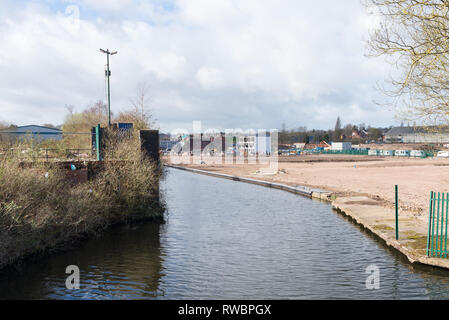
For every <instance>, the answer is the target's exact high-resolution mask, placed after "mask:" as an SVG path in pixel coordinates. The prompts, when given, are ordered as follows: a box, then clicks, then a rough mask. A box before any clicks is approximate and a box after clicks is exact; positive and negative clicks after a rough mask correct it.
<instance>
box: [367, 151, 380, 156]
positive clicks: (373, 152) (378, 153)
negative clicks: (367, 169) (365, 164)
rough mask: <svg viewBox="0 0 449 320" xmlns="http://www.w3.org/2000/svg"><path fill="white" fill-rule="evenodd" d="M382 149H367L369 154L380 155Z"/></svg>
mask: <svg viewBox="0 0 449 320" xmlns="http://www.w3.org/2000/svg"><path fill="white" fill-rule="evenodd" d="M381 151H382V150H368V155H369V156H380V155H382V152H381Z"/></svg>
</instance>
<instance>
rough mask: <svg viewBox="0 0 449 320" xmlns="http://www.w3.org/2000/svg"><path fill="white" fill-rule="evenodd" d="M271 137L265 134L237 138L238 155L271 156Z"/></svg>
mask: <svg viewBox="0 0 449 320" xmlns="http://www.w3.org/2000/svg"><path fill="white" fill-rule="evenodd" d="M271 147H272V143H271V135H270V133H269V132H267V133H265V134H258V133H257V134H255V135H241V136H239V137H238V143H237V149H238V151H239V153H240V154H250V155H255V154H260V155H262V154H263V155H265V154H271V153H272V150H271Z"/></svg>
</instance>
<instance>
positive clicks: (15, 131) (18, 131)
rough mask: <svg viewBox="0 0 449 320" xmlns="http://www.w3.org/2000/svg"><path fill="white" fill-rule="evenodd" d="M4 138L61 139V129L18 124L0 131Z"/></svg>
mask: <svg viewBox="0 0 449 320" xmlns="http://www.w3.org/2000/svg"><path fill="white" fill-rule="evenodd" d="M0 135H1V136H2V138H4V139H16V140H22V139H33V140H37V141H42V140H61V139H62V130H60V129H57V128H51V127H44V126H38V125H28V126H19V127H12V128H8V129H4V130H1V131H0Z"/></svg>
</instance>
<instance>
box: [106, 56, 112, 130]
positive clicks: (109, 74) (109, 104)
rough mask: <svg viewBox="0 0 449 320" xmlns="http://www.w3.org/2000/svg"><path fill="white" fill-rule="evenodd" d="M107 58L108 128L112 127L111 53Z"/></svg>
mask: <svg viewBox="0 0 449 320" xmlns="http://www.w3.org/2000/svg"><path fill="white" fill-rule="evenodd" d="M106 57H107V64H106V66H107V67H106V68H107V71H106V72H107V77H108V126H109V127H110V126H111V83H110V82H109V77H110V76H111V71H110V70H109V53H108V54H107V55H106Z"/></svg>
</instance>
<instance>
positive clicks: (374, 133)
mask: <svg viewBox="0 0 449 320" xmlns="http://www.w3.org/2000/svg"><path fill="white" fill-rule="evenodd" d="M389 128H391V127H389ZM389 128H383V127H371V126H369V125H368V126H367V125H366V124H364V123H361V124H358V125H356V124H351V123H348V124H346V125H344V126H343V125H342V122H341V119H340V117H338V118H337V121H336V123H335V127H334V128H333V129H328V130H318V129H308V128H307V127H305V126H299V127H297V128H294V129H290V130H288V129H287V128H286V125H285V124H282V126H281V130H280V131H279V143H281V144H293V143H314V144H318V143H320V142H321V141H326V142H327V143H331V142H343V141H350V142H353V143H369V142H377V141H380V140H381V139H382V137H383V135H384V134H385V132H386V131H387V130H388V129H389ZM353 133H354V135H353Z"/></svg>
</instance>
